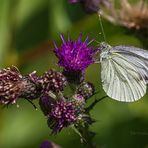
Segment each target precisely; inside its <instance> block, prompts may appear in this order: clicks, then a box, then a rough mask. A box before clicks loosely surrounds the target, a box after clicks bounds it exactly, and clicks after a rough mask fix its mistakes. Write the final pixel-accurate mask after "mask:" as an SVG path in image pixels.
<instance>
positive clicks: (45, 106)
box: [39, 93, 55, 116]
mask: <svg viewBox="0 0 148 148" xmlns="http://www.w3.org/2000/svg"><path fill="white" fill-rule="evenodd" d="M54 102H55V100H54V99H53V98H52V97H51V96H49V94H46V93H44V94H43V95H42V96H41V97H40V100H39V105H40V108H41V110H42V112H43V113H44V115H45V116H47V115H48V113H49V112H50V111H51V108H52V105H51V104H53V103H54Z"/></svg>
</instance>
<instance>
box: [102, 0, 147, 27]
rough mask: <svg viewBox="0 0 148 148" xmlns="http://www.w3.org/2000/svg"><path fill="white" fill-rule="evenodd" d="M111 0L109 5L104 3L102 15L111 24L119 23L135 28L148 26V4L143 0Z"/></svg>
mask: <svg viewBox="0 0 148 148" xmlns="http://www.w3.org/2000/svg"><path fill="white" fill-rule="evenodd" d="M118 4H119V6H118V7H117V5H116V1H115V0H111V5H108V6H107V5H106V6H105V7H104V11H102V15H103V16H104V17H105V18H106V19H107V20H109V21H110V22H111V23H113V24H117V25H121V26H124V27H127V28H132V29H135V30H139V29H142V30H143V29H146V28H148V4H147V2H146V1H145V0H137V2H134V3H132V2H129V0H119V2H118Z"/></svg>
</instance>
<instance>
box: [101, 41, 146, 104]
mask: <svg viewBox="0 0 148 148" xmlns="http://www.w3.org/2000/svg"><path fill="white" fill-rule="evenodd" d="M100 62H101V79H102V85H103V89H104V91H105V92H106V93H107V95H108V96H109V97H111V98H112V99H115V100H118V101H123V102H133V101H136V100H138V99H140V98H141V97H143V96H144V95H145V93H146V87H147V86H146V85H147V83H148V51H146V50H143V49H140V48H136V47H130V46H115V47H111V46H110V45H108V44H106V43H104V42H103V43H101V53H100Z"/></svg>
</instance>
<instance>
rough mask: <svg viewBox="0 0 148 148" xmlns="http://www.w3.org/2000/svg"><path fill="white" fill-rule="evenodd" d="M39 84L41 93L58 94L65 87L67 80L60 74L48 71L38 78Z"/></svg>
mask: <svg viewBox="0 0 148 148" xmlns="http://www.w3.org/2000/svg"><path fill="white" fill-rule="evenodd" d="M40 83H41V85H42V92H43V93H46V92H47V93H48V92H49V91H53V92H59V91H63V89H64V87H65V86H66V85H67V80H66V77H65V76H64V75H63V74H62V73H60V72H57V71H54V70H48V71H47V72H45V73H44V75H43V76H41V77H40Z"/></svg>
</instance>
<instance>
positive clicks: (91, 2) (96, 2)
mask: <svg viewBox="0 0 148 148" xmlns="http://www.w3.org/2000/svg"><path fill="white" fill-rule="evenodd" d="M106 2H108V0H69V3H72V4H73V3H81V4H82V5H83V7H84V8H85V10H86V11H87V12H89V13H92V12H97V11H98V10H99V7H100V5H101V4H104V3H106Z"/></svg>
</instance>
